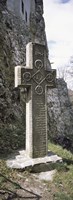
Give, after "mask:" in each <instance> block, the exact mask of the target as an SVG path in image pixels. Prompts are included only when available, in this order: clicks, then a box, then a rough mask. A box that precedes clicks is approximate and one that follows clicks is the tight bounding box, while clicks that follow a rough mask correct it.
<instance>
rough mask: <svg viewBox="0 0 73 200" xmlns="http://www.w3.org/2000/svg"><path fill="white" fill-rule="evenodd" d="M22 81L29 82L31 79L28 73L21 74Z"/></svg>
mask: <svg viewBox="0 0 73 200" xmlns="http://www.w3.org/2000/svg"><path fill="white" fill-rule="evenodd" d="M23 79H24V80H25V81H26V82H28V81H30V79H31V74H30V72H25V73H24V74H23Z"/></svg>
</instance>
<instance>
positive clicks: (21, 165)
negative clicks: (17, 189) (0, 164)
mask: <svg viewBox="0 0 73 200" xmlns="http://www.w3.org/2000/svg"><path fill="white" fill-rule="evenodd" d="M49 153H50V152H49ZM57 162H58V163H61V162H62V158H61V157H59V156H57V155H56V154H53V153H51V154H50V155H47V156H45V157H43V158H41V157H39V158H30V157H29V156H27V152H26V151H24V150H22V151H19V155H17V156H15V159H11V158H10V159H8V160H7V161H6V164H7V166H8V167H10V168H15V169H29V170H31V171H34V172H39V171H49V167H50V166H51V167H52V168H53V165H54V164H55V163H57Z"/></svg>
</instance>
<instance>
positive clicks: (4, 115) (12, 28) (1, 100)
mask: <svg viewBox="0 0 73 200" xmlns="http://www.w3.org/2000/svg"><path fill="white" fill-rule="evenodd" d="M40 2H41V1H39V2H37V1H36V12H35V14H34V13H31V16H30V27H27V25H26V24H25V22H24V21H22V20H21V19H20V18H18V17H16V16H15V15H14V14H13V13H11V12H10V11H8V10H7V8H6V1H5V0H4V1H3V0H2V1H0V138H1V140H0V153H3V152H11V151H12V150H15V149H17V148H24V146H25V103H24V105H23V101H25V98H22V97H21V99H20V91H18V90H15V88H14V67H15V66H16V65H25V63H26V60H25V54H26V44H27V43H28V42H29V41H33V42H34V41H39V42H40V43H43V44H45V45H46V48H47V43H46V36H45V30H44V29H45V24H44V19H43V17H42V13H43V4H40ZM40 35H41V37H40ZM46 58H47V65H48V67H50V63H49V62H48V50H47V53H46Z"/></svg>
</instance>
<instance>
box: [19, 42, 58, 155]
mask: <svg viewBox="0 0 73 200" xmlns="http://www.w3.org/2000/svg"><path fill="white" fill-rule="evenodd" d="M18 86H19V87H23V88H27V100H26V152H27V155H28V156H30V157H32V158H37V157H44V156H46V155H47V151H48V139H47V101H46V98H47V97H46V96H47V95H46V91H47V86H48V87H49V88H52V87H56V70H46V48H45V46H44V45H41V44H35V43H31V42H30V43H28V44H27V47H26V66H25V67H22V66H16V67H15V87H18Z"/></svg>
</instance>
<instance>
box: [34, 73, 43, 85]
mask: <svg viewBox="0 0 73 200" xmlns="http://www.w3.org/2000/svg"><path fill="white" fill-rule="evenodd" d="M32 78H33V80H34V81H35V82H36V83H37V84H40V82H41V80H42V78H43V75H42V73H41V72H40V71H39V70H38V72H37V73H35V74H34V75H33V77H32Z"/></svg>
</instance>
